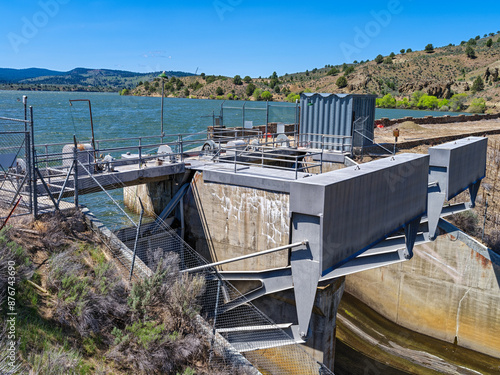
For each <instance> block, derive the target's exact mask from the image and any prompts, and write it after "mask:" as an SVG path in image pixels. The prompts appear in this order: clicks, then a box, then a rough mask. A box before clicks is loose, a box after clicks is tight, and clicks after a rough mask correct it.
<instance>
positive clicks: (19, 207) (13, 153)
mask: <svg viewBox="0 0 500 375" xmlns="http://www.w3.org/2000/svg"><path fill="white" fill-rule="evenodd" d="M30 127H31V121H29V120H22V119H11V118H6V117H0V226H3V225H5V224H6V222H7V220H8V219H9V218H10V217H12V216H19V215H26V214H30V213H31V212H32V196H31V191H32V185H31V182H32V175H31V173H30V171H31V168H30V166H31V158H30V156H31V134H30V131H29V129H30Z"/></svg>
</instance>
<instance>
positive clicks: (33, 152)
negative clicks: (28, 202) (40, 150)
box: [30, 106, 38, 219]
mask: <svg viewBox="0 0 500 375" xmlns="http://www.w3.org/2000/svg"><path fill="white" fill-rule="evenodd" d="M30 133H31V134H30V137H31V150H30V153H31V174H32V182H33V185H32V186H33V192H32V194H33V216H34V217H35V219H36V217H37V216H38V192H37V186H36V184H37V182H36V158H35V155H36V150H35V130H34V126H33V107H31V106H30Z"/></svg>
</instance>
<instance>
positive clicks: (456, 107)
mask: <svg viewBox="0 0 500 375" xmlns="http://www.w3.org/2000/svg"><path fill="white" fill-rule="evenodd" d="M467 96H468V95H467V94H466V93H462V94H455V95H453V96H452V97H451V98H450V103H449V107H450V109H451V110H452V111H453V112H458V111H461V110H462V109H463V108H464V105H465V101H466V100H467Z"/></svg>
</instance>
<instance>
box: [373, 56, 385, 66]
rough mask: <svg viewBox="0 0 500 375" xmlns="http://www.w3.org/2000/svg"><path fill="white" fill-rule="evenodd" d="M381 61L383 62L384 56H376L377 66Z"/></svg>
mask: <svg viewBox="0 0 500 375" xmlns="http://www.w3.org/2000/svg"><path fill="white" fill-rule="evenodd" d="M382 61H384V56H382V55H377V57H375V62H376V63H377V64H380V63H381V62H382Z"/></svg>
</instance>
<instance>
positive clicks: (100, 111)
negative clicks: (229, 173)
mask: <svg viewBox="0 0 500 375" xmlns="http://www.w3.org/2000/svg"><path fill="white" fill-rule="evenodd" d="M23 95H26V96H27V97H28V105H30V106H32V107H33V114H34V129H35V144H37V145H43V144H50V143H62V142H64V143H67V144H69V143H72V142H73V135H75V136H76V138H77V140H78V141H79V142H89V140H90V139H91V131H90V117H89V107H88V104H87V103H85V102H77V103H73V105H72V106H70V105H69V100H70V99H89V100H90V102H91V105H92V115H93V123H94V134H95V139H97V140H102V139H112V138H128V137H143V136H150V135H159V134H160V133H161V121H160V118H161V98H159V97H137V96H120V95H118V94H116V93H88V92H44V91H28V92H23V91H0V116H2V117H11V118H23V117H24V109H23V104H22V97H23ZM222 103H223V101H221V100H204V99H180V98H165V99H164V132H165V133H166V134H178V133H195V132H203V131H205V130H206V128H207V126H209V125H212V123H213V122H212V121H213V120H212V118H211V116H212V114H215V115H216V116H217V115H218V114H219V113H220V108H221V104H222ZM243 104H245V120H251V121H253V123H254V125H259V124H264V123H265V121H266V111H265V110H264V109H265V106H266V104H265V103H263V102H242V101H226V102H225V104H224V107H225V108H226V107H233V108H236V107H237V108H241V107H242V106H243ZM257 108H260V109H257ZM446 114H448V115H457V113H447V112H432V111H412V110H400V109H376V111H375V117H376V118H382V117H388V118H402V117H406V116H414V117H424V116H428V115H433V116H443V115H446ZM203 116H205V117H203ZM242 119H243V117H242V110H241V109H228V110H226V109H225V110H224V124H225V125H226V126H229V127H230V126H241V125H242ZM268 120H269V122H279V121H281V122H288V123H293V122H294V121H295V104H291V103H277V102H273V103H271V104H270V109H269V118H268ZM2 125H4V124H2ZM19 126H21V125H19ZM7 130H14V129H7ZM60 147H61V149H62V146H60ZM113 156H116V155H113ZM110 194H111V195H112V196H113V198H114V199H115V200H116V201H118V202H119V203H120V204H122V199H123V194H122V191H121V189H118V190H114V191H111V192H110ZM81 203H82V204H84V205H87V206H88V207H89V208H90V209H91V210H92V211H94V212H96V214H98V215H99V217H101V218H103V219H104V222H105V223H106V224H107V225H109V226H110V227H111V228H112V229H114V228H116V227H119V226H122V225H129V224H130V223H129V222H128V221H127V220H125V221H124V220H123V216H124V215H123V214H122V213H120V214H119V215H118V214H117V213H116V209H115V207H114V204H113V203H112V202H111V201H110V200H109V199H108V198H107V197H106V199H102V197H101V194H92V195H88V196H82V197H81ZM131 216H132V214H131ZM133 218H135V219H137V217H133Z"/></svg>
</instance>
